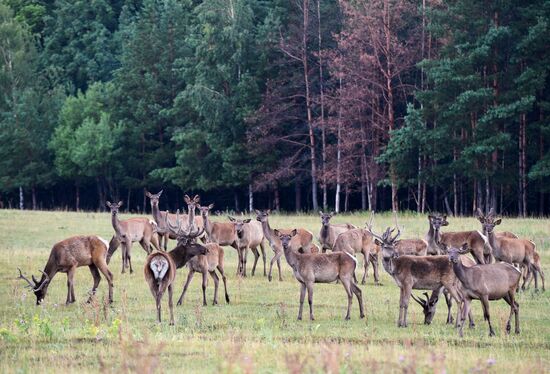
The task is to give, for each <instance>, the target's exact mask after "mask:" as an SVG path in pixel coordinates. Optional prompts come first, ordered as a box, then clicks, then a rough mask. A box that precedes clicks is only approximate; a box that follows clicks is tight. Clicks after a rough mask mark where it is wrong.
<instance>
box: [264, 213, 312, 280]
mask: <svg viewBox="0 0 550 374" xmlns="http://www.w3.org/2000/svg"><path fill="white" fill-rule="evenodd" d="M255 212H256V220H257V221H259V222H261V223H262V230H263V232H264V237H265V238H266V239H267V241H268V242H269V245H270V246H271V249H273V252H274V253H275V255H274V256H273V258H272V259H271V261H270V263H269V274H268V275H267V279H268V280H269V281H270V282H271V280H272V276H271V274H272V270H273V264H274V263H275V262H276V263H277V268H278V270H279V281H281V282H282V281H283V277H282V275H281V256H282V255H283V247H282V244H281V241H280V239H279V237H278V236H277V235H275V232H274V230H273V229H271V226H270V225H269V213H271V210H270V209H267V210H257V209H256V210H255ZM291 231H292V230H285V229H279V232H284V233H286V234H290V232H291ZM296 232H297V234H296V235H294V236H293V237H292V240H291V242H290V247H291V249H292V250H294V251H297V252H300V253H311V251H312V241H313V234H312V233H311V232H310V231H308V230H305V229H296Z"/></svg>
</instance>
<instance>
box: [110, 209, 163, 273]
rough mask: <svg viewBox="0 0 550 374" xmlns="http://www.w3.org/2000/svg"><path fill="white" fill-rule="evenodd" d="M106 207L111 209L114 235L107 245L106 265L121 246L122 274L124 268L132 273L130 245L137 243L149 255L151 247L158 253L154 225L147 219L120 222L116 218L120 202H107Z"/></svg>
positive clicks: (158, 247)
mask: <svg viewBox="0 0 550 374" xmlns="http://www.w3.org/2000/svg"><path fill="white" fill-rule="evenodd" d="M107 206H108V207H109V209H111V223H112V225H113V228H114V229H115V235H114V236H113V238H112V239H111V242H110V243H109V253H108V255H107V263H109V262H110V260H111V256H112V255H113V253H114V252H115V251H116V250H117V249H118V246H119V245H122V273H125V272H126V268H127V267H128V266H129V267H130V273H133V272H134V270H133V269H132V258H131V253H130V252H131V249H132V243H134V242H139V244H140V245H141V247H142V248H143V249H144V250H145V252H147V254H149V253H151V245H153V246H154V247H155V248H156V249H157V250H159V251H160V246H159V242H158V236H157V234H156V223H155V222H154V221H151V220H150V219H148V218H143V217H137V218H129V219H127V220H124V221H121V220H120V219H119V218H118V210H119V208H120V207H121V206H122V201H119V202H118V203H117V204H111V203H110V202H109V201H107Z"/></svg>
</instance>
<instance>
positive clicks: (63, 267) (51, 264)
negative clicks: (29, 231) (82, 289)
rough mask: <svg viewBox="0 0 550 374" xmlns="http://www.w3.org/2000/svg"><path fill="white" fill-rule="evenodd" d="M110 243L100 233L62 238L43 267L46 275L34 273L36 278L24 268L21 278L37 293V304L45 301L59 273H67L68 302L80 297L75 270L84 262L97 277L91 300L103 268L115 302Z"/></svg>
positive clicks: (111, 298) (110, 293)
mask: <svg viewBox="0 0 550 374" xmlns="http://www.w3.org/2000/svg"><path fill="white" fill-rule="evenodd" d="M107 246H108V243H107V241H106V240H104V239H102V238H100V237H99V236H73V237H70V238H68V239H65V240H62V241H60V242H58V243H56V244H54V246H53V247H52V250H51V251H50V257H49V258H48V262H47V263H46V266H45V267H44V270H43V271H42V278H41V279H40V280H36V278H35V277H34V275H33V276H32V282H31V281H30V280H29V279H28V278H26V277H25V276H24V275H23V273H21V270H19V269H18V270H19V278H21V279H23V280H25V281H26V282H27V283H28V284H29V286H30V288H31V289H32V291H33V292H34V295H35V296H36V305H39V304H41V303H42V301H43V300H44V298H45V297H46V293H47V292H48V286H49V285H50V283H51V281H52V279H53V277H54V276H55V274H57V273H59V272H61V273H67V301H66V303H67V304H71V303H74V302H75V301H76V298H75V296H74V274H75V272H76V268H77V267H80V266H88V267H89V268H90V272H91V273H92V276H93V278H94V285H93V287H92V295H90V298H89V299H88V302H90V300H91V298H92V296H93V295H95V293H96V290H97V287H98V286H99V282H100V281H101V276H100V275H99V272H101V273H102V274H103V276H104V277H105V280H106V281H107V284H108V285H109V302H110V303H112V302H113V274H112V273H111V272H110V271H109V268H108V267H107V260H106V257H107Z"/></svg>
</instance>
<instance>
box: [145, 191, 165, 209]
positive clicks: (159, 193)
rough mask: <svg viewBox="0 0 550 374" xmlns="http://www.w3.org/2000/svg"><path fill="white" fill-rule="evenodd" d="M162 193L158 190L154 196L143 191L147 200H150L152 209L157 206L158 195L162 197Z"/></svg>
mask: <svg viewBox="0 0 550 374" xmlns="http://www.w3.org/2000/svg"><path fill="white" fill-rule="evenodd" d="M162 191H163V190H160V191H159V192H158V193H156V194H152V193H150V192H149V191H145V196H147V197H148V198H149V199H151V206H153V207H158V206H159V200H160V195H162Z"/></svg>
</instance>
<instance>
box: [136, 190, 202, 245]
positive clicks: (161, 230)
mask: <svg viewBox="0 0 550 374" xmlns="http://www.w3.org/2000/svg"><path fill="white" fill-rule="evenodd" d="M162 191H163V190H160V191H159V192H158V193H156V194H152V193H151V192H149V191H145V196H147V197H148V198H149V199H150V203H151V212H152V214H153V219H154V220H155V222H156V224H157V233H158V235H159V245H160V246H161V247H163V248H164V250H165V251H166V250H167V249H168V239H176V237H175V236H174V235H173V234H170V232H169V230H168V229H166V227H165V225H164V221H165V219H164V218H165V217H163V215H162V212H161V211H160V209H159V200H160V196H161V195H162ZM186 197H187V198H188V199H189V200H190V201H191V200H193V203H194V199H191V198H189V196H187V195H185V196H184V200H185V198H186ZM195 198H197V199H198V195H196V196H195ZM197 204H198V201H197ZM164 214H165V215H167V217H168V219H169V220H170V221H172V222H174V221H175V219H176V215H175V214H172V213H168V212H165V213H164ZM185 220H186V217H185V215H182V223H185ZM194 223H195V225H196V226H197V227H199V228H202V227H203V222H202V219H201V218H200V217H195V220H194Z"/></svg>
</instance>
